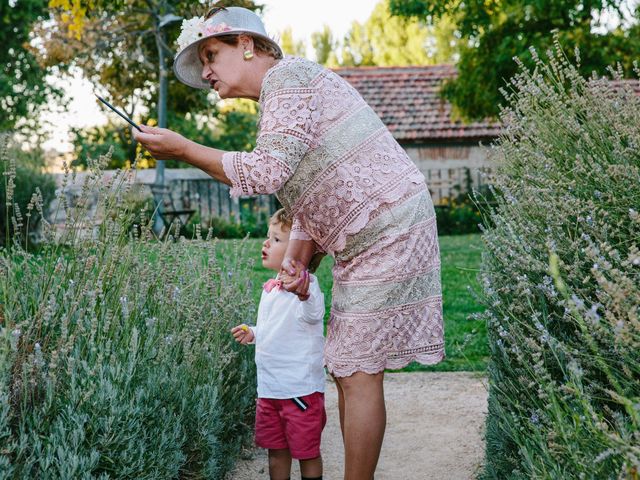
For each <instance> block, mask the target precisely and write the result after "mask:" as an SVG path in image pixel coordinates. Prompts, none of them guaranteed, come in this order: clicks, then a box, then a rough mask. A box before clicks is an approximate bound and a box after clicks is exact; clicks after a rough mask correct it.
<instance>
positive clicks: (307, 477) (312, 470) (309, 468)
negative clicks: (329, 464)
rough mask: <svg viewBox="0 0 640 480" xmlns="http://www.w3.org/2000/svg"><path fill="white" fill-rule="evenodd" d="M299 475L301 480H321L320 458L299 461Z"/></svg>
mask: <svg viewBox="0 0 640 480" xmlns="http://www.w3.org/2000/svg"><path fill="white" fill-rule="evenodd" d="M300 475H301V476H302V480H317V479H319V478H322V457H316V458H310V459H308V460H300Z"/></svg>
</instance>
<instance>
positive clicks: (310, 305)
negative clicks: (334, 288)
mask: <svg viewBox="0 0 640 480" xmlns="http://www.w3.org/2000/svg"><path fill="white" fill-rule="evenodd" d="M298 309H299V310H298V313H299V315H300V319H301V320H303V321H305V322H307V323H312V324H314V323H318V322H322V320H323V319H324V294H323V293H322V290H320V285H319V284H318V279H317V278H316V277H315V276H311V277H310V283H309V298H308V299H307V300H305V301H302V300H301V301H300V302H299V305H298Z"/></svg>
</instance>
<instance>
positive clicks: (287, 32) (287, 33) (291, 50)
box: [280, 27, 307, 57]
mask: <svg viewBox="0 0 640 480" xmlns="http://www.w3.org/2000/svg"><path fill="white" fill-rule="evenodd" d="M280 47H281V48H282V51H283V52H284V53H285V54H287V55H295V56H297V57H304V56H305V54H306V51H307V46H306V45H305V43H304V40H296V39H294V38H293V32H292V30H291V27H289V28H285V29H284V30H283V31H282V33H281V34H280Z"/></svg>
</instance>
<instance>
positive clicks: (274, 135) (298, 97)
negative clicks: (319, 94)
mask: <svg viewBox="0 0 640 480" xmlns="http://www.w3.org/2000/svg"><path fill="white" fill-rule="evenodd" d="M317 116H318V112H317V109H316V98H315V91H314V90H312V89H309V88H295V89H293V88H289V89H282V90H279V91H276V92H274V93H273V94H271V95H269V96H268V98H267V99H266V100H265V101H264V103H263V105H262V118H261V120H260V132H259V134H258V139H257V142H256V148H255V149H254V150H253V152H250V153H242V152H227V153H225V154H224V155H223V156H222V166H223V168H224V172H225V174H226V175H227V177H228V178H229V180H231V195H232V196H239V195H262V194H270V193H275V192H277V191H278V190H280V188H281V187H282V186H283V185H284V183H285V182H286V181H287V180H288V179H289V177H290V176H291V175H292V174H293V172H294V171H295V169H296V168H297V166H298V163H300V159H301V158H302V157H303V156H304V155H305V153H306V152H307V150H308V149H309V145H310V144H311V141H312V136H313V135H312V132H313V124H314V123H315V122H316V120H317Z"/></svg>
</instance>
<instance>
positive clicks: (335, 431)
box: [228, 372, 487, 480]
mask: <svg viewBox="0 0 640 480" xmlns="http://www.w3.org/2000/svg"><path fill="white" fill-rule="evenodd" d="M385 398H386V403H387V430H386V434H385V438H384V444H383V445H382V454H381V456H380V461H379V463H378V469H377V471H376V480H409V479H436V480H467V479H473V478H475V475H476V473H477V472H478V470H479V468H480V465H481V463H482V458H483V453H484V443H483V432H484V420H485V415H486V412H487V391H486V386H485V380H484V378H483V377H481V376H479V375H478V374H474V373H468V372H446V373H431V372H415V373H387V374H386V375H385ZM325 403H326V408H327V417H328V420H327V426H326V427H325V430H324V432H323V436H322V456H323V458H324V478H325V479H326V480H339V479H341V478H342V462H343V458H344V456H343V450H342V437H341V435H340V425H339V421H338V400H337V393H336V389H335V385H333V383H332V382H331V381H328V382H327V390H326V402H325ZM268 478H269V474H268V469H267V455H266V451H262V450H251V451H250V452H247V455H246V458H245V459H244V460H241V461H239V463H238V466H237V468H236V470H235V471H234V472H233V474H231V475H230V476H229V477H228V480H259V479H268ZM291 478H292V479H293V480H295V479H299V478H300V473H299V469H298V466H297V462H295V461H294V466H293V470H292V472H291Z"/></svg>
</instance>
